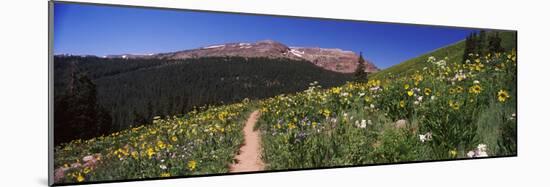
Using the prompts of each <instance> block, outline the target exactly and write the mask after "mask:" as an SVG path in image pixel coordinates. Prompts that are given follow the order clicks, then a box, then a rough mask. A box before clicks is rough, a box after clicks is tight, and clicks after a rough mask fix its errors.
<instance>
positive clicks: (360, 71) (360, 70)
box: [355, 53, 368, 82]
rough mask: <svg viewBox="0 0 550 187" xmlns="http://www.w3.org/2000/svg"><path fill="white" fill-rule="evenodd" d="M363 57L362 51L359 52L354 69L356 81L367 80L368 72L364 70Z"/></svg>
mask: <svg viewBox="0 0 550 187" xmlns="http://www.w3.org/2000/svg"><path fill="white" fill-rule="evenodd" d="M365 68H366V66H365V59H364V58H363V53H359V60H358V64H357V68H356V69H355V81H357V82H367V81H368V74H367V72H366V71H365Z"/></svg>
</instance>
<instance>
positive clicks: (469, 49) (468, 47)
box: [462, 33, 476, 62]
mask: <svg viewBox="0 0 550 187" xmlns="http://www.w3.org/2000/svg"><path fill="white" fill-rule="evenodd" d="M475 37H476V35H475V33H470V35H468V37H466V41H465V47H464V54H463V56H462V59H463V60H464V62H465V61H466V60H472V59H471V57H470V54H473V53H475V50H476V40H475Z"/></svg>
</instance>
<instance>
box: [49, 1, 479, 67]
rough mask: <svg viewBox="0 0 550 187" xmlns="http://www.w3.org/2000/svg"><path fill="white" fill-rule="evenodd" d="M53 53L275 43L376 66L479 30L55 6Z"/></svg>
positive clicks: (143, 51)
mask: <svg viewBox="0 0 550 187" xmlns="http://www.w3.org/2000/svg"><path fill="white" fill-rule="evenodd" d="M54 15H55V16H54V53H55V54H64V53H69V54H75V55H84V54H89V55H98V56H103V55H109V54H124V53H131V54H149V53H159V52H172V51H179V50H184V49H192V48H198V47H203V46H208V45H212V44H221V43H227V42H255V41H258V40H264V39H272V40H276V41H279V42H282V43H284V44H286V45H289V46H304V47H324V48H341V49H344V50H351V51H354V52H357V53H359V52H363V56H364V57H365V58H366V59H368V60H370V61H372V62H374V63H375V64H376V65H377V66H378V67H379V68H387V67H390V66H392V65H395V64H398V63H400V62H402V61H404V60H407V59H410V58H413V57H416V56H418V55H421V54H423V53H426V52H428V51H431V50H434V49H437V48H440V47H442V46H445V45H448V44H451V43H454V42H457V41H459V40H462V39H464V38H465V37H466V36H467V35H468V34H469V33H470V32H472V31H475V30H474V29H465V28H449V27H434V26H418V25H404V24H388V23H370V22H356V21H341V20H324V19H309V18H308V19H306V18H289V17H273V16H257V15H243V14H227V13H212V12H195V11H182V10H163V9H145V8H133V7H112V6H98V5H84V4H63V3H56V4H55V11H54Z"/></svg>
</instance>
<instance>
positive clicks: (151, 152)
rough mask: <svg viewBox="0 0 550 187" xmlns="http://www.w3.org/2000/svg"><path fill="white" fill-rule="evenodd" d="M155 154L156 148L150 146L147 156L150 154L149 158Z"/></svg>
mask: <svg viewBox="0 0 550 187" xmlns="http://www.w3.org/2000/svg"><path fill="white" fill-rule="evenodd" d="M154 154H155V150H153V148H151V147H149V148H148V149H147V156H149V159H150V158H151V157H152V156H153V155H154Z"/></svg>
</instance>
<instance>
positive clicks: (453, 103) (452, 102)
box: [449, 100, 460, 110]
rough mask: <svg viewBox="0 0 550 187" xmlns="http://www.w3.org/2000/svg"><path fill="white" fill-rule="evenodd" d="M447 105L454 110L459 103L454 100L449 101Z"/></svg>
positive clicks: (458, 106)
mask: <svg viewBox="0 0 550 187" xmlns="http://www.w3.org/2000/svg"><path fill="white" fill-rule="evenodd" d="M449 107H451V108H452V109H454V110H458V109H459V108H460V105H459V104H458V102H456V101H452V100H450V101H449Z"/></svg>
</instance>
